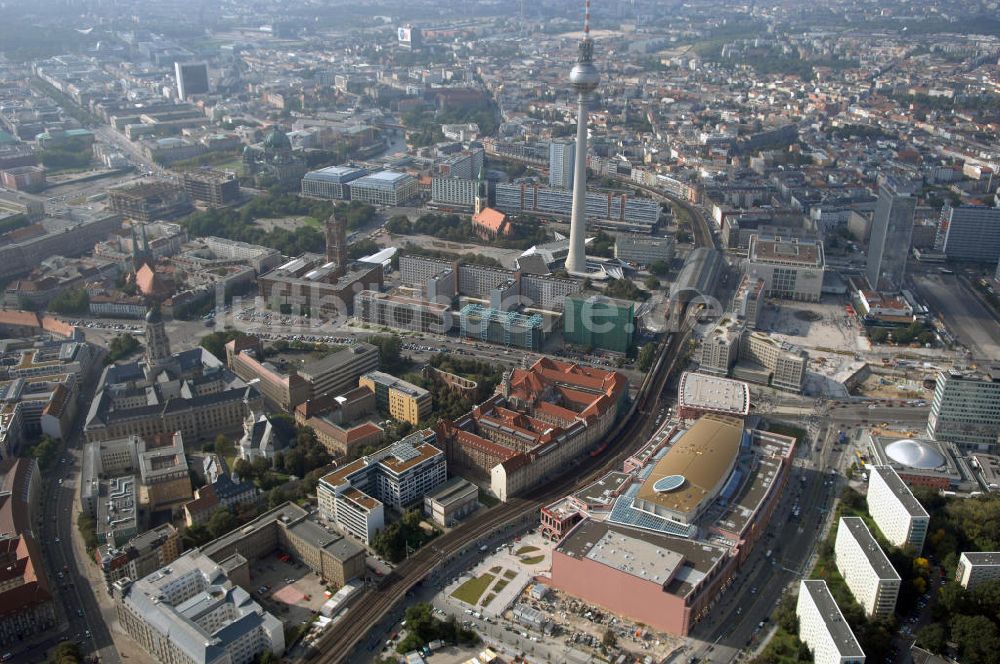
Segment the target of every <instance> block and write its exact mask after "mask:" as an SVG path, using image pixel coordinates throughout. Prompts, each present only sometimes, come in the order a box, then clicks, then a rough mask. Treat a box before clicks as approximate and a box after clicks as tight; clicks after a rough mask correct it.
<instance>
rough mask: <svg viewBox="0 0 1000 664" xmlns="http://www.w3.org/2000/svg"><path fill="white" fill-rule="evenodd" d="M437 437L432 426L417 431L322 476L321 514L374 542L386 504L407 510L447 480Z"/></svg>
mask: <svg viewBox="0 0 1000 664" xmlns="http://www.w3.org/2000/svg"><path fill="white" fill-rule="evenodd" d="M436 441H437V436H436V434H435V433H434V432H433V431H432V430H430V429H424V430H423V431H417V432H416V433H412V434H410V435H409V436H407V437H406V438H403V439H402V440H400V441H399V442H396V443H394V444H392V445H389V446H388V447H385V448H383V449H381V450H379V451H378V452H375V453H374V454H369V455H368V456H364V457H362V458H360V459H357V460H356V461H352V462H351V463H349V464H347V465H346V466H341V467H340V468H338V469H337V470H335V471H334V472H332V473H330V474H329V475H325V476H323V477H321V478H320V480H319V484H318V485H317V487H316V501H317V503H318V504H319V516H320V518H321V519H323V520H324V521H328V522H331V523H333V524H335V525H336V526H337V527H338V528H340V529H341V530H342V531H344V532H347V533H349V534H351V535H353V536H354V537H356V538H358V539H359V540H361V541H362V542H364V543H366V544H368V543H370V542H371V540H372V538H373V537H374V536H375V534H376V533H378V531H380V530H381V529H382V528H384V527H385V508H384V505H385V504H388V505H389V506H390V507H392V508H393V509H395V510H396V511H398V512H402V511H403V510H404V509H406V508H407V507H408V506H410V505H412V504H414V503H416V502H417V501H422V500H423V498H424V496H425V495H426V494H429V493H432V492H433V491H434V490H435V489H437V487H439V486H440V485H442V484H444V483H445V481H446V480H447V479H448V466H447V462H446V461H445V455H444V452H442V451H441V450H440V449H438V448H437V447H435V446H434V445H433V443H435V442H436Z"/></svg>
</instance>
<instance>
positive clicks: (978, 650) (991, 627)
mask: <svg viewBox="0 0 1000 664" xmlns="http://www.w3.org/2000/svg"><path fill="white" fill-rule="evenodd" d="M951 638H952V640H953V641H955V642H956V643H958V644H959V659H960V660H961V661H962V663H963V664H990V663H992V662H996V654H997V652H1000V631H998V630H997V626H996V625H995V624H994V623H993V621H992V620H990V619H989V618H987V617H986V616H965V615H957V616H955V617H953V618H952V619H951Z"/></svg>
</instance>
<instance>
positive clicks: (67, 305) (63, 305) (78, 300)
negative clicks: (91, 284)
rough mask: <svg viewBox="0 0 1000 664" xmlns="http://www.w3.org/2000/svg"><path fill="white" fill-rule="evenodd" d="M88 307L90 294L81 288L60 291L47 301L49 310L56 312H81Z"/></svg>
mask: <svg viewBox="0 0 1000 664" xmlns="http://www.w3.org/2000/svg"><path fill="white" fill-rule="evenodd" d="M89 309H90V296H89V295H88V294H87V291H85V290H84V289H82V288H69V289H67V290H64V291H60V292H59V293H58V294H57V295H56V296H55V297H54V298H52V300H51V301H50V302H49V310H50V311H54V312H56V313H57V314H83V313H86V312H87V311H88V310H89Z"/></svg>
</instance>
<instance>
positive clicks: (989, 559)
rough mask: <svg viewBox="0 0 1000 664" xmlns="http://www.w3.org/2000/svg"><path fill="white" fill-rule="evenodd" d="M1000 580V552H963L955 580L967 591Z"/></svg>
mask: <svg viewBox="0 0 1000 664" xmlns="http://www.w3.org/2000/svg"><path fill="white" fill-rule="evenodd" d="M994 579H1000V551H963V552H962V555H961V557H959V559H958V568H957V570H956V572H955V580H956V581H958V582H959V583H960V584H962V587H963V588H965V589H966V590H972V589H973V588H975V587H976V586H978V585H979V584H980V583H983V582H985V581H992V580H994Z"/></svg>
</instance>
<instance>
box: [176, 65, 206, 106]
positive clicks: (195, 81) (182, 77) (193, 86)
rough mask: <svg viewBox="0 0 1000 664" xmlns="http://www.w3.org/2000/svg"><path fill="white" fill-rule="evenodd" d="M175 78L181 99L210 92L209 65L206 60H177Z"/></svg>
mask: <svg viewBox="0 0 1000 664" xmlns="http://www.w3.org/2000/svg"><path fill="white" fill-rule="evenodd" d="M174 78H175V79H176V82H177V96H178V97H179V98H180V99H187V98H188V97H190V96H191V95H203V94H205V93H207V92H208V65H207V64H205V63H204V62H175V63H174Z"/></svg>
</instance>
